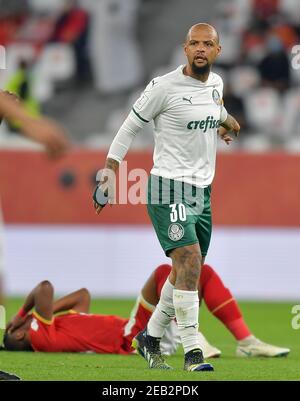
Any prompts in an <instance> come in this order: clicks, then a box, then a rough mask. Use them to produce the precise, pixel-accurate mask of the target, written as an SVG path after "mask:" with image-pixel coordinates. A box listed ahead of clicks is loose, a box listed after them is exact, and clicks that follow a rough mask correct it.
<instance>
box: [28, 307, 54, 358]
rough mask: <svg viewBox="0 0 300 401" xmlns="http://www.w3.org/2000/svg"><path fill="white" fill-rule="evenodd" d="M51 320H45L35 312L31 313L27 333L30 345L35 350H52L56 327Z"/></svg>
mask: <svg viewBox="0 0 300 401" xmlns="http://www.w3.org/2000/svg"><path fill="white" fill-rule="evenodd" d="M53 320H54V319H53ZM53 320H52V321H50V320H45V319H44V318H42V317H41V316H40V315H39V314H38V313H36V312H34V313H33V314H32V321H31V325H30V330H29V335H30V341H31V346H32V348H33V349H34V350H35V351H42V352H51V351H53V350H54V349H53V346H54V344H55V342H56V329H55V325H54V322H53Z"/></svg>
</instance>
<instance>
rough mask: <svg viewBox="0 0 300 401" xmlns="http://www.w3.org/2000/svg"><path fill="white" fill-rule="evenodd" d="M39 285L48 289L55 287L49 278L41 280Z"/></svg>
mask: <svg viewBox="0 0 300 401" xmlns="http://www.w3.org/2000/svg"><path fill="white" fill-rule="evenodd" d="M39 286H40V287H41V288H45V289H47V288H49V289H53V285H52V283H51V282H50V281H49V280H43V281H41V282H40V284H39Z"/></svg>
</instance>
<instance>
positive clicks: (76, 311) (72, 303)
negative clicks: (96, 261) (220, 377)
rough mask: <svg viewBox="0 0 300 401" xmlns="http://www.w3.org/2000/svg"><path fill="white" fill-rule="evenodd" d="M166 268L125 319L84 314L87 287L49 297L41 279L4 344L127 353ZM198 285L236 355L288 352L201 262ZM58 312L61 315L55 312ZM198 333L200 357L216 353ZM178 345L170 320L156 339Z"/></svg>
mask: <svg viewBox="0 0 300 401" xmlns="http://www.w3.org/2000/svg"><path fill="white" fill-rule="evenodd" d="M170 270H171V266H170V265H161V266H159V267H158V268H157V269H155V271H154V272H153V273H152V274H151V276H150V277H149V279H148V280H147V282H146V283H145V285H144V287H143V289H142V291H141V294H140V296H139V297H138V299H137V301H136V304H135V306H134V308H133V310H132V312H131V316H130V318H129V319H123V318H121V317H119V316H107V315H96V314H89V306H90V295H89V292H88V291H87V290H86V289H81V290H78V291H76V292H74V293H72V294H69V295H67V296H65V297H63V298H61V299H59V300H57V301H55V302H54V301H53V296H54V289H53V286H52V285H51V283H50V282H48V281H43V282H41V283H40V284H39V285H38V286H37V287H35V288H34V289H33V291H32V292H31V293H30V294H29V295H28V297H27V299H26V301H25V303H24V306H23V307H22V308H21V310H20V311H19V313H18V314H17V315H16V316H15V317H14V318H13V319H12V321H11V322H10V323H9V324H8V326H7V329H6V333H5V336H4V348H5V349H6V350H9V351H43V352H85V351H94V352H97V353H115V354H129V353H132V352H133V351H134V350H133V348H132V347H131V342H132V339H133V337H134V336H135V335H136V334H137V333H138V332H139V331H140V330H142V329H143V328H144V327H145V326H146V324H147V322H148V321H149V318H150V316H151V314H152V311H153V310H154V308H155V305H156V304H157V302H158V300H159V296H160V292H161V289H162V287H163V285H164V282H165V281H166V279H167V277H168V275H169V273H170ZM200 286H201V291H202V297H203V299H204V301H205V303H206V305H207V307H208V309H209V310H210V311H211V313H213V314H214V316H216V317H217V318H218V319H219V320H221V322H222V323H223V324H224V325H225V326H226V327H227V329H228V330H229V331H230V332H231V333H232V334H233V336H234V337H235V339H236V340H237V342H238V343H237V355H238V356H270V357H271V356H283V355H287V354H288V353H289V349H287V348H279V347H275V346H273V345H269V344H265V343H263V342H261V341H260V340H258V339H257V338H256V337H254V336H253V334H252V333H251V331H250V330H249V328H248V327H247V325H246V323H245V321H244V319H243V317H242V314H241V312H240V310H239V307H238V305H237V303H236V301H235V299H234V298H233V296H232V294H231V293H230V291H229V290H228V289H227V288H226V287H225V286H224V284H223V282H222V281H221V279H220V277H219V276H218V275H217V273H216V272H215V271H214V270H213V269H212V268H211V267H210V266H208V265H204V266H203V269H202V273H201V277H200ZM33 309H34V311H33V312H32V313H31V314H30V312H31V311H32V310H33ZM59 312H64V314H62V315H59V316H56V317H54V314H56V313H59ZM199 338H200V340H201V344H202V349H203V352H204V356H205V358H210V357H217V356H219V355H220V354H221V351H219V350H218V349H217V348H215V347H213V346H211V345H210V344H209V343H208V342H207V340H206V339H205V337H204V336H203V335H202V334H201V333H199ZM179 344H180V338H179V335H178V331H177V326H176V323H175V321H172V324H171V325H170V327H169V329H168V330H167V332H166V335H165V337H164V338H163V340H162V342H161V348H162V352H163V353H164V354H168V355H170V354H173V353H175V352H176V350H177V347H178V345H179Z"/></svg>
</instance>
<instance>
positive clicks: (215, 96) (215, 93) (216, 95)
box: [212, 89, 222, 106]
mask: <svg viewBox="0 0 300 401" xmlns="http://www.w3.org/2000/svg"><path fill="white" fill-rule="evenodd" d="M212 97H213V100H214V102H215V103H216V104H217V105H218V106H222V99H221V96H220V93H219V92H218V91H217V89H214V90H213V92H212Z"/></svg>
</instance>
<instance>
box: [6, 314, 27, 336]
mask: <svg viewBox="0 0 300 401" xmlns="http://www.w3.org/2000/svg"><path fill="white" fill-rule="evenodd" d="M24 320H25V318H23V317H20V316H19V315H16V316H14V317H13V318H12V319H11V320H10V321H9V322H8V323H7V325H6V330H5V331H6V332H7V333H12V332H13V331H15V330H16V329H17V328H19V327H20V326H22V324H23V323H24Z"/></svg>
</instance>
